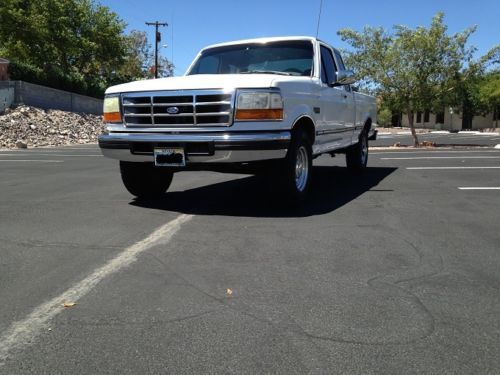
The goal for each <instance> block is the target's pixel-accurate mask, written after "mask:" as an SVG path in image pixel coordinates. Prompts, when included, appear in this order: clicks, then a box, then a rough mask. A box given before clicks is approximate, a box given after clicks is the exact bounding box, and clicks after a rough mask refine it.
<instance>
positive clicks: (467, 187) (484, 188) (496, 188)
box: [459, 186, 500, 190]
mask: <svg viewBox="0 0 500 375" xmlns="http://www.w3.org/2000/svg"><path fill="white" fill-rule="evenodd" d="M459 189H460V190H500V187H497V186H490V187H486V186H481V187H469V186H464V187H459Z"/></svg>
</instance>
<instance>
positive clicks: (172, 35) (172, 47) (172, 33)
mask: <svg viewBox="0 0 500 375" xmlns="http://www.w3.org/2000/svg"><path fill="white" fill-rule="evenodd" d="M171 24H172V27H171V30H172V32H171V37H172V43H170V45H171V47H170V49H171V52H172V60H171V62H172V66H173V67H174V70H173V75H174V76H175V64H174V12H172V22H171Z"/></svg>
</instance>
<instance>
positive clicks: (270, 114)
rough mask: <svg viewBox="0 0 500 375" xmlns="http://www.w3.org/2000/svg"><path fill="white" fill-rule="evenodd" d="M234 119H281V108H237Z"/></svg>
mask: <svg viewBox="0 0 500 375" xmlns="http://www.w3.org/2000/svg"><path fill="white" fill-rule="evenodd" d="M236 120H283V109H238V110H237V111H236Z"/></svg>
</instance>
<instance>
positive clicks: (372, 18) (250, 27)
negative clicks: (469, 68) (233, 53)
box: [98, 0, 500, 75]
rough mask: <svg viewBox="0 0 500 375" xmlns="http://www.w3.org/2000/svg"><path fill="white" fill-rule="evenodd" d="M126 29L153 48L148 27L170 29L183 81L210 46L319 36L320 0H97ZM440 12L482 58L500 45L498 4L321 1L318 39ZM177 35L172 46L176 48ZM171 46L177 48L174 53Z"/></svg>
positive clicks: (166, 40) (166, 51) (424, 21)
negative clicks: (471, 30)
mask: <svg viewBox="0 0 500 375" xmlns="http://www.w3.org/2000/svg"><path fill="white" fill-rule="evenodd" d="M98 2H100V3H101V4H103V5H106V6H108V7H110V8H111V9H112V10H113V11H114V12H116V13H117V14H118V15H119V16H120V18H122V19H123V20H124V21H125V22H126V23H127V24H128V27H127V31H130V30H132V29H136V30H145V31H147V32H148V34H149V39H150V41H151V42H154V33H153V27H147V26H146V25H145V24H144V23H145V22H146V21H160V22H167V23H169V27H167V28H162V42H161V44H167V45H168V46H167V47H166V48H162V49H161V52H162V54H163V55H164V56H166V57H167V58H169V59H172V56H173V61H174V64H175V66H176V70H175V74H176V75H182V74H184V72H185V70H186V69H187V68H188V66H189V64H190V63H191V61H192V59H193V58H194V57H195V56H196V54H197V53H198V51H199V50H200V49H201V48H203V47H204V46H207V45H209V44H215V43H220V42H226V41H230V40H237V39H244V38H255V37H263V36H282V35H312V36H314V35H315V34H316V25H317V20H318V11H319V4H320V0H302V1H301V0H251V1H241V0H240V1H238V0H231V1H229V0H211V1H210V0H206V1H203V0H182V1H179V0H170V1H154V0H98ZM438 11H443V12H444V13H445V23H446V24H447V25H448V26H449V29H448V31H449V33H455V32H458V31H462V30H464V29H465V28H467V27H469V26H473V25H477V26H478V30H477V31H476V33H475V34H473V36H472V37H471V38H470V43H471V44H473V45H475V46H476V47H477V48H478V53H477V54H478V55H482V54H484V53H486V52H487V51H488V50H489V49H490V48H492V47H493V46H494V45H496V44H500V1H498V0H476V1H465V0H433V1H432V0H415V1H406V0H379V1H373V0H354V1H338V0H323V10H322V16H321V25H320V29H319V38H320V39H323V40H325V41H327V42H329V43H330V44H332V45H334V46H336V47H340V48H343V47H346V46H345V45H343V44H342V42H341V41H340V39H339V37H338V36H337V30H339V29H341V28H345V27H349V28H353V29H355V30H362V28H363V27H364V26H365V25H371V26H383V27H385V28H391V27H392V25H394V24H403V25H407V26H410V27H416V26H420V25H423V26H428V25H429V23H430V21H431V19H432V16H433V15H434V14H435V13H437V12H438ZM172 31H173V43H172ZM172 45H173V48H172Z"/></svg>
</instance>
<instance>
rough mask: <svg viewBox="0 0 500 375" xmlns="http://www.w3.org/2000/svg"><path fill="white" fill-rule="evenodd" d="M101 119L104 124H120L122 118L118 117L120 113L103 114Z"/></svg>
mask: <svg viewBox="0 0 500 375" xmlns="http://www.w3.org/2000/svg"><path fill="white" fill-rule="evenodd" d="M102 119H103V120H104V122H121V121H122V116H121V115H120V112H108V113H104V115H103V116H102Z"/></svg>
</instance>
